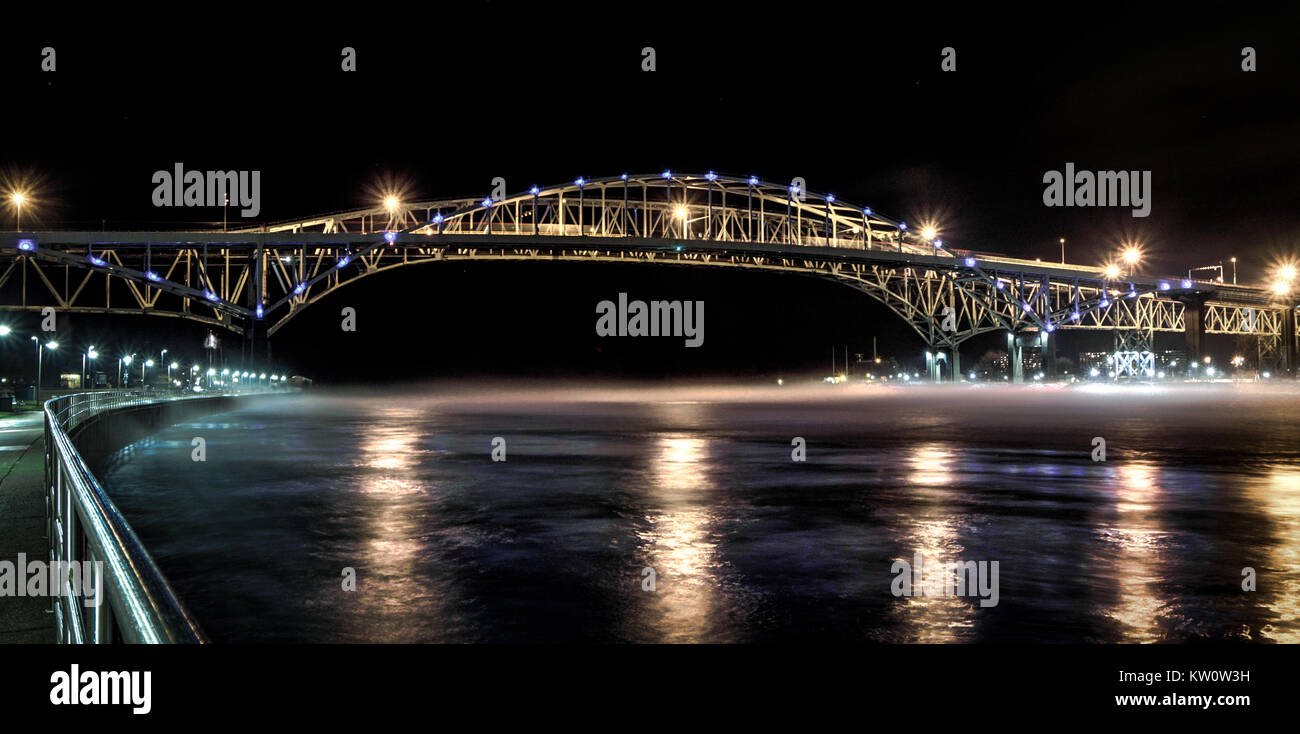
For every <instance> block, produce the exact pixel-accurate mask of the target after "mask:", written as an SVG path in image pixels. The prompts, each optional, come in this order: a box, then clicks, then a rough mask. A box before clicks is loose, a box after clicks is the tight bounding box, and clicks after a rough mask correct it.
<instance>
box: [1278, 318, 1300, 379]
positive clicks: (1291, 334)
mask: <svg viewBox="0 0 1300 734" xmlns="http://www.w3.org/2000/svg"><path fill="white" fill-rule="evenodd" d="M1295 322H1296V317H1295V309H1294V308H1288V309H1287V310H1286V311H1284V312H1283V313H1282V369H1281V372H1282V373H1284V374H1287V375H1291V376H1293V377H1294V376H1296V374H1297V369H1296V368H1297V367H1300V365H1297V364H1296V360H1297V359H1298V358H1300V354H1298V353H1297V343H1296V342H1297V339H1296V333H1295V329H1296V323H1295Z"/></svg>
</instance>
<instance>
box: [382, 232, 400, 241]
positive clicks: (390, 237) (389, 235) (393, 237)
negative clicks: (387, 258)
mask: <svg viewBox="0 0 1300 734" xmlns="http://www.w3.org/2000/svg"><path fill="white" fill-rule="evenodd" d="M384 239H386V240H388V241H389V243H393V242H396V241H397V233H396V232H385V233H384Z"/></svg>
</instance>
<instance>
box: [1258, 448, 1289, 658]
mask: <svg viewBox="0 0 1300 734" xmlns="http://www.w3.org/2000/svg"><path fill="white" fill-rule="evenodd" d="M1246 496H1247V497H1249V498H1250V499H1251V500H1252V501H1254V502H1255V504H1256V505H1257V506H1258V507H1260V508H1261V509H1262V510H1263V511H1264V513H1265V514H1266V515H1267V516H1268V520H1269V522H1271V523H1272V524H1273V526H1274V528H1275V534H1276V536H1277V539H1278V542H1276V543H1274V544H1272V545H1271V546H1269V547H1268V548H1267V549H1266V550H1265V557H1264V561H1265V563H1267V564H1268V568H1270V569H1273V572H1272V573H1269V574H1268V577H1269V578H1270V581H1269V584H1268V586H1269V587H1271V588H1268V589H1267V595H1266V596H1264V597H1263V598H1264V599H1267V600H1268V601H1267V602H1265V603H1267V604H1268V605H1269V606H1268V609H1269V611H1270V612H1271V613H1272V614H1273V615H1274V616H1275V617H1276V622H1273V623H1270V624H1266V625H1264V627H1263V629H1261V630H1260V635H1262V636H1263V637H1267V638H1268V639H1270V640H1276V641H1277V642H1286V643H1293V644H1294V643H1297V642H1300V470H1296V469H1292V468H1283V467H1275V468H1274V469H1273V470H1272V471H1271V472H1270V473H1269V475H1268V479H1267V481H1265V482H1263V483H1252V484H1251V487H1250V489H1249V490H1248V492H1247V494H1246ZM1258 572H1259V569H1256V573H1258ZM1256 588H1258V589H1260V590H1261V591H1264V590H1265V589H1264V585H1263V584H1262V583H1261V585H1260V586H1257V587H1256ZM1255 593H1259V592H1255Z"/></svg>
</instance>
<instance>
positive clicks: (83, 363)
mask: <svg viewBox="0 0 1300 734" xmlns="http://www.w3.org/2000/svg"><path fill="white" fill-rule="evenodd" d="M98 356H99V352H96V351H95V345H94V344H92V345H90V347H89V348H88V349H86V351H85V352H84V353H82V355H81V378H82V379H83V380H84V379H85V378H86V359H87V358H89V359H92V360H93V359H94V358H95V357H98ZM91 367H92V368H93V367H94V365H91ZM82 387H83V388H84V387H86V385H85V384H84V383H83V384H82Z"/></svg>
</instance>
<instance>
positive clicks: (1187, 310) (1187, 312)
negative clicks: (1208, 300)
mask: <svg viewBox="0 0 1300 734" xmlns="http://www.w3.org/2000/svg"><path fill="white" fill-rule="evenodd" d="M1182 301H1183V304H1184V307H1183V339H1184V344H1185V347H1184V348H1185V349H1186V350H1187V364H1185V365H1183V371H1184V372H1185V373H1186V375H1187V376H1188V377H1192V376H1194V374H1195V373H1194V372H1193V370H1192V368H1193V367H1194V366H1196V365H1199V364H1200V363H1201V358H1202V357H1204V356H1205V299H1204V298H1200V297H1188V298H1184V299H1182Z"/></svg>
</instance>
